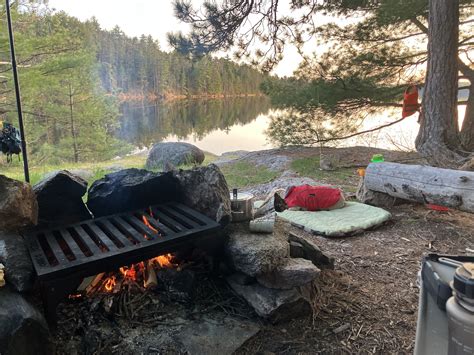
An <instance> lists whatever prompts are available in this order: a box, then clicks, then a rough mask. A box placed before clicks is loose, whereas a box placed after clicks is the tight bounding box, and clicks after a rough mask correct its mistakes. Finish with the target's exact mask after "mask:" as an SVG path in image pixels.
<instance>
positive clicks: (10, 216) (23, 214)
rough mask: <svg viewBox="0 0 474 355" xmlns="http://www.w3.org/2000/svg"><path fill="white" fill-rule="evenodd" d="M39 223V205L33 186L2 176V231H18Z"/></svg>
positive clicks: (0, 186)
mask: <svg viewBox="0 0 474 355" xmlns="http://www.w3.org/2000/svg"><path fill="white" fill-rule="evenodd" d="M37 221H38V203H37V201H36V196H35V194H34V192H33V189H32V188H31V185H30V184H27V183H24V182H21V181H17V180H13V179H10V178H7V177H6V176H4V175H0V230H6V231H16V230H18V229H20V228H23V227H28V226H32V225H35V224H36V223H37Z"/></svg>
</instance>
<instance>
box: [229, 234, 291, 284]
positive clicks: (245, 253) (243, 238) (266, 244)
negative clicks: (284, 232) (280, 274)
mask: <svg viewBox="0 0 474 355" xmlns="http://www.w3.org/2000/svg"><path fill="white" fill-rule="evenodd" d="M226 253H227V255H228V256H229V260H230V262H231V264H232V266H233V267H234V268H235V269H236V270H238V271H241V272H243V273H244V274H247V275H249V276H257V275H260V274H264V273H269V272H272V271H273V270H275V269H277V268H278V267H279V266H281V265H283V264H284V263H285V262H286V258H287V257H288V256H289V244H288V242H287V241H285V240H282V239H280V238H277V237H275V235H273V234H252V233H249V232H245V231H240V232H239V231H236V232H234V233H231V235H230V236H229V240H228V242H227V245H226Z"/></svg>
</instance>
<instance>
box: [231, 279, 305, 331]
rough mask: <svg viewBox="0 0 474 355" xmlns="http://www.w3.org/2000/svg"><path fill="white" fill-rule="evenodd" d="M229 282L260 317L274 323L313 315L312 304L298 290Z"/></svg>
mask: <svg viewBox="0 0 474 355" xmlns="http://www.w3.org/2000/svg"><path fill="white" fill-rule="evenodd" d="M227 282H228V283H229V285H230V286H231V287H232V289H233V290H234V291H235V292H236V293H237V294H238V295H240V296H241V297H242V298H244V299H245V300H246V301H247V302H248V304H249V305H250V306H251V307H252V308H253V309H254V310H255V312H256V313H257V314H258V315H259V316H260V317H263V318H265V319H267V320H269V321H270V322H272V323H278V322H281V321H287V320H290V319H294V318H297V317H299V316H303V315H308V314H310V313H311V306H310V304H309V303H308V301H307V299H306V298H305V297H303V296H302V295H301V293H300V292H299V291H298V290H297V289H292V290H275V289H270V288H266V287H263V286H261V285H259V284H257V283H256V284H253V285H247V286H244V285H239V284H238V283H235V282H233V281H232V280H230V279H227Z"/></svg>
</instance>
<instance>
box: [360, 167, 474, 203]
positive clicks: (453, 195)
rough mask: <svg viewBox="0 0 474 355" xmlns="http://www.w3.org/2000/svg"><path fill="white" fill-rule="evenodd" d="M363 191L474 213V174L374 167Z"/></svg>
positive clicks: (368, 175)
mask: <svg viewBox="0 0 474 355" xmlns="http://www.w3.org/2000/svg"><path fill="white" fill-rule="evenodd" d="M364 187H365V189H366V190H369V191H376V192H381V193H385V194H387V195H390V196H392V197H396V198H400V199H404V200H409V201H414V202H420V203H431V204H436V205H441V206H446V207H451V208H457V209H460V210H462V211H467V212H474V172H468V171H461V170H451V169H441V168H434V167H431V166H422V165H404V164H397V163H371V164H369V166H368V167H367V169H366V171H365V177H364Z"/></svg>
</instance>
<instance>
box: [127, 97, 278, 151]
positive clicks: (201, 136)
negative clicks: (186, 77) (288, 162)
mask: <svg viewBox="0 0 474 355" xmlns="http://www.w3.org/2000/svg"><path fill="white" fill-rule="evenodd" d="M269 110H270V101H269V100H268V99H267V98H265V97H247V98H234V99H215V100H178V101H173V102H132V103H125V104H123V105H122V118H121V129H120V132H119V137H120V138H121V139H124V140H125V141H127V142H129V143H131V144H133V145H134V146H137V147H143V146H150V145H152V144H153V143H156V142H162V141H185V142H190V143H193V144H195V145H197V146H198V147H200V148H201V149H204V150H206V151H210V152H212V153H215V154H221V153H223V152H226V151H232V150H259V149H265V148H269V147H270V145H269V144H268V142H267V139H266V136H265V129H266V127H267V126H268V119H267V113H268V112H269Z"/></svg>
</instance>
